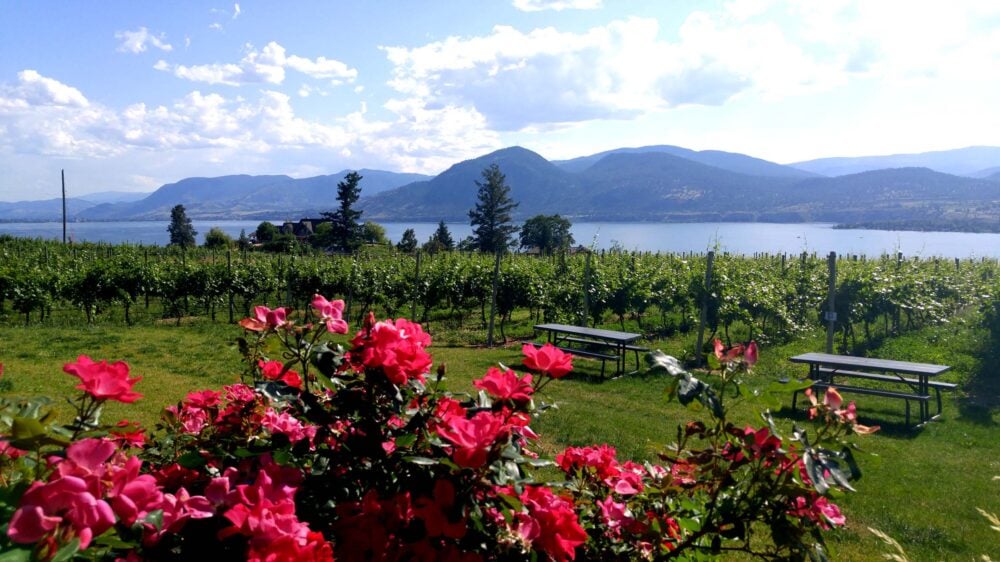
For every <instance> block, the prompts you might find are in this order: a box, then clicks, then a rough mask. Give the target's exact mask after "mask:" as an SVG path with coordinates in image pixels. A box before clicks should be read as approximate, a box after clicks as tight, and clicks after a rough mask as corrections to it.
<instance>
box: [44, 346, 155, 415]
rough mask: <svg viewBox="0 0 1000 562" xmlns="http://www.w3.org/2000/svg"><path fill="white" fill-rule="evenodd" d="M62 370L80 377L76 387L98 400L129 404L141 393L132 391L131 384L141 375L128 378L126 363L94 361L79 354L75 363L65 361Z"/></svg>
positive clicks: (139, 379)
mask: <svg viewBox="0 0 1000 562" xmlns="http://www.w3.org/2000/svg"><path fill="white" fill-rule="evenodd" d="M63 371H65V372H66V373H67V374H70V375H73V376H75V377H77V378H79V379H80V381H81V382H80V384H78V385H76V388H77V389H79V390H82V391H84V392H86V393H87V394H90V395H91V396H93V397H94V398H97V399H98V400H109V399H110V400H117V401H118V402H125V403H126V404H130V403H132V402H135V401H136V400H138V399H139V398H142V395H141V394H139V393H138V392H133V391H132V386H134V385H135V383H137V382H139V381H141V380H142V377H135V378H133V379H130V378H128V364H127V363H125V362H124V361H116V362H114V363H111V364H108V362H107V361H106V360H101V361H100V362H99V363H95V362H94V361H93V360H92V359H91V358H90V357H87V356H86V355H81V356H79V357H77V359H76V363H66V364H65V365H63Z"/></svg>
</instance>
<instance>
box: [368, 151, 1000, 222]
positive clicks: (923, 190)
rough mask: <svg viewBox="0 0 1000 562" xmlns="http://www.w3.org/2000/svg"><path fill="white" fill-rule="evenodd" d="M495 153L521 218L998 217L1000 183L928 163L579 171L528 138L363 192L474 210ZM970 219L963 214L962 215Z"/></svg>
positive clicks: (412, 205)
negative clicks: (823, 172)
mask: <svg viewBox="0 0 1000 562" xmlns="http://www.w3.org/2000/svg"><path fill="white" fill-rule="evenodd" d="M494 162H496V163H497V164H499V165H500V167H501V170H503V172H504V173H505V174H506V176H507V183H508V184H509V185H510V186H511V196H512V198H513V199H514V200H515V201H518V202H520V206H519V207H518V208H517V210H516V211H515V213H514V215H515V219H516V220H523V219H524V218H527V217H529V216H533V215H535V214H539V213H544V214H555V213H559V214H561V215H563V216H567V217H569V218H571V219H574V220H622V221H631V220H647V221H723V220H725V221H771V222H798V221H822V222H827V221H828V222H856V221H862V220H864V221H875V220H880V221H885V220H900V219H903V218H907V217H915V216H920V217H925V218H930V217H938V218H940V217H949V216H954V217H958V216H961V217H966V218H970V217H971V218H975V219H976V220H980V219H982V220H987V219H988V218H989V217H991V216H992V217H994V222H996V217H1000V184H997V183H994V182H991V181H987V180H981V179H972V178H965V177H958V176H953V175H949V174H943V173H940V172H935V171H933V170H930V169H926V168H902V169H891V170H879V171H874V172H864V173H860V174H853V175H846V176H840V177H835V178H825V177H810V178H805V179H802V178H791V177H775V176H770V177H768V176H756V175H749V174H741V173H737V172H733V171H730V170H725V169H722V168H718V167H715V166H708V165H705V164H701V163H699V162H695V161H692V160H689V159H686V158H682V157H679V156H674V155H671V154H667V153H665V152H657V151H648V152H624V151H623V152H618V153H612V154H605V155H602V156H601V157H600V158H598V159H597V160H596V161H595V162H594V163H592V164H591V165H590V166H588V167H587V168H585V169H584V170H583V171H581V172H578V173H572V172H567V171H566V170H564V169H561V168H559V167H556V166H554V165H553V164H552V163H549V162H547V161H546V160H545V159H544V158H542V157H541V156H539V155H538V154H535V153H534V152H531V151H529V150H526V149H523V148H518V147H514V148H508V149H504V150H500V151H497V152H494V153H491V154H488V155H486V156H482V157H480V158H476V159H473V160H468V161H465V162H461V163H459V164H456V165H454V166H452V167H451V168H449V169H448V170H447V171H446V172H444V173H443V174H441V175H440V176H438V177H436V178H434V179H432V180H429V181H425V182H418V183H414V184H409V185H405V186H402V187H400V188H397V189H395V190H392V191H389V192H386V193H382V194H379V195H376V196H373V197H370V198H363V199H362V200H361V201H360V202H359V204H360V205H361V207H362V208H363V209H364V210H365V216H366V217H368V218H372V219H376V220H426V221H434V220H439V219H444V220H463V221H464V220H467V213H468V211H469V209H471V208H472V207H473V206H474V205H475V197H476V189H477V188H476V185H475V181H476V180H478V179H480V174H481V172H482V170H483V169H484V168H485V167H486V166H488V165H489V164H491V163H494ZM963 220H964V219H963Z"/></svg>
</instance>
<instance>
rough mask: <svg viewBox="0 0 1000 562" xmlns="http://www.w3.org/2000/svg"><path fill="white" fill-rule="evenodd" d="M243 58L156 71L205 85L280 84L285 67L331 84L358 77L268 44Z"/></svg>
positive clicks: (332, 63)
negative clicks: (330, 81)
mask: <svg viewBox="0 0 1000 562" xmlns="http://www.w3.org/2000/svg"><path fill="white" fill-rule="evenodd" d="M245 50H246V55H244V57H243V59H242V60H240V62H239V63H238V64H236V63H221V64H220V63H213V64H200V65H191V66H185V65H174V66H171V65H169V64H166V63H164V64H160V62H158V63H157V64H156V66H154V67H153V68H156V69H157V70H162V71H167V72H172V73H173V74H174V75H175V76H177V77H178V78H183V79H185V80H191V81H192V82H205V83H207V84H226V85H229V86H238V85H240V84H260V83H265V84H281V83H283V82H284V80H285V68H291V69H292V70H295V71H297V72H300V73H302V74H305V75H307V76H310V77H312V78H334V79H335V81H334V82H332V83H333V84H334V85H336V84H337V83H339V81H348V82H351V81H353V80H354V78H355V77H356V76H357V75H358V71H357V69H354V68H350V67H348V66H347V65H346V64H344V63H343V62H340V61H338V60H334V59H328V58H326V57H318V58H316V59H315V60H313V59H308V58H305V57H300V56H296V55H286V54H285V48H284V47H282V46H281V45H280V44H278V43H277V42H275V41H271V42H270V43H268V44H267V45H265V46H264V48H263V49H260V50H257V49H255V48H254V47H253V46H252V45H249V44H248V45H246V47H245Z"/></svg>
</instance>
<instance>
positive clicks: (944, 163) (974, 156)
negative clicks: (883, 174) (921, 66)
mask: <svg viewBox="0 0 1000 562" xmlns="http://www.w3.org/2000/svg"><path fill="white" fill-rule="evenodd" d="M790 166H792V167H794V168H798V169H800V170H805V171H807V172H813V173H815V174H820V175H824V176H843V175H846V174H856V173H859V172H868V171H872V170H881V169H886V168H909V167H918V168H930V169H932V170H935V171H938V172H944V173H946V174H955V175H963V176H964V175H972V174H975V173H976V172H979V171H982V170H984V169H985V168H990V167H995V166H1000V147H995V146H970V147H968V148H959V149H955V150H939V151H935V152H921V153H918V154H893V155H889V156H859V157H856V158H850V157H836V158H820V159H817V160H808V161H806V162H796V163H794V164H790Z"/></svg>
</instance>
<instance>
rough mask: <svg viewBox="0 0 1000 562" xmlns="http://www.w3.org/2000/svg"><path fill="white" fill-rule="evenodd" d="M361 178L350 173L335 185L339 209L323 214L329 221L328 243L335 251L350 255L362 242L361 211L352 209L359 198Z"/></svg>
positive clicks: (355, 173) (354, 173) (356, 174)
mask: <svg viewBox="0 0 1000 562" xmlns="http://www.w3.org/2000/svg"><path fill="white" fill-rule="evenodd" d="M362 177H363V176H361V175H360V174H358V173H357V172H350V173H349V174H347V175H346V176H344V179H343V181H341V182H339V183H338V184H337V201H339V202H340V207H339V208H338V209H337V210H336V211H333V212H327V213H323V216H324V217H326V218H328V219H330V221H331V229H330V241H331V245H332V246H333V248H334V249H336V250H337V251H341V252H345V253H352V252H354V251H355V250H357V249H358V247H359V246H360V245H361V241H362V232H361V225H360V224H359V223H358V221H359V220H361V211H359V210H356V209H354V204H355V203H357V201H358V198H359V197H361V187H360V186H359V185H358V184H359V183H360V182H361V179H362Z"/></svg>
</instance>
